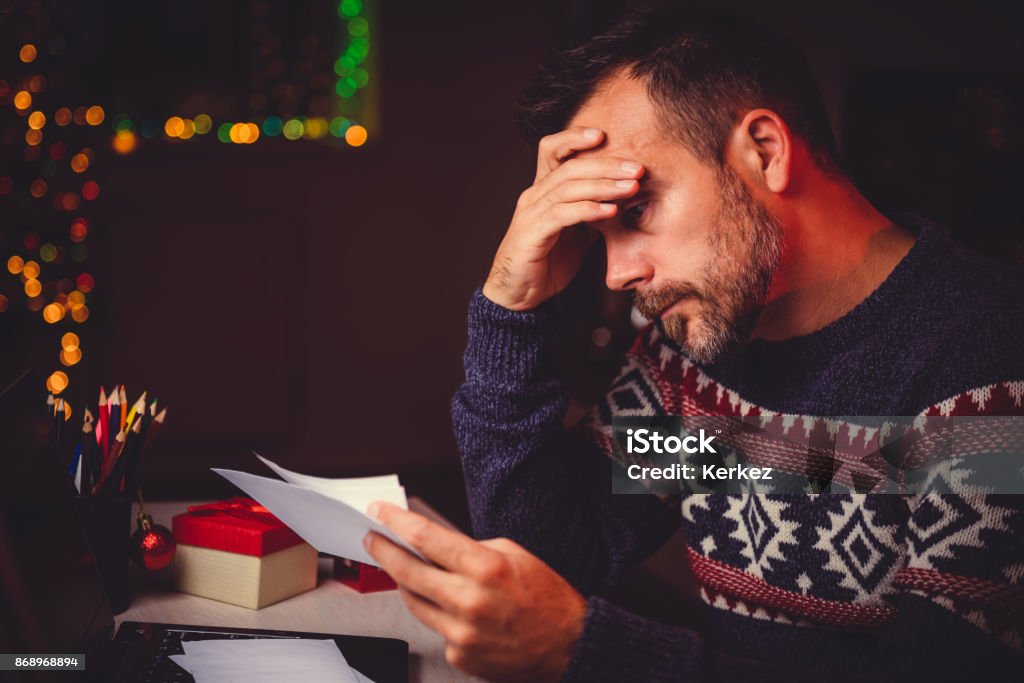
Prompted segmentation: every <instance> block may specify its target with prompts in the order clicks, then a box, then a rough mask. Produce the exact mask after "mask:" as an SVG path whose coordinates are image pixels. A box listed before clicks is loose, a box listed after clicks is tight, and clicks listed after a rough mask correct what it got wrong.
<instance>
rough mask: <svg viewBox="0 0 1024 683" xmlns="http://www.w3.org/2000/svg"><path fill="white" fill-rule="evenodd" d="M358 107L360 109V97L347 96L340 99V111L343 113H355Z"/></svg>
mask: <svg viewBox="0 0 1024 683" xmlns="http://www.w3.org/2000/svg"><path fill="white" fill-rule="evenodd" d="M357 109H359V98H358V97H345V98H343V99H340V100H338V111H340V112H341V113H342V114H355V113H356V110H357Z"/></svg>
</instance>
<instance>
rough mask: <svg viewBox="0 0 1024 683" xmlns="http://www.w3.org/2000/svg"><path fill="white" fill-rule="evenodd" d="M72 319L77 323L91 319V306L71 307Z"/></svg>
mask: <svg viewBox="0 0 1024 683" xmlns="http://www.w3.org/2000/svg"><path fill="white" fill-rule="evenodd" d="M71 319H72V320H74V321H75V322H76V323H84V322H85V321H86V320H88V319H89V307H88V306H79V307H77V308H72V309H71Z"/></svg>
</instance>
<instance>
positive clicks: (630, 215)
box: [622, 202, 648, 228]
mask: <svg viewBox="0 0 1024 683" xmlns="http://www.w3.org/2000/svg"><path fill="white" fill-rule="evenodd" d="M647 204H648V203H647V202H640V203H639V204H634V205H633V206H631V207H629V208H628V209H626V210H625V211H623V212H622V222H623V223H625V224H626V225H627V226H628V227H630V228H635V227H637V226H638V225H639V224H640V221H641V220H642V219H643V217H644V212H646V211H647Z"/></svg>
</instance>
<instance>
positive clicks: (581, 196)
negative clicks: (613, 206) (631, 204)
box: [537, 178, 640, 204]
mask: <svg viewBox="0 0 1024 683" xmlns="http://www.w3.org/2000/svg"><path fill="white" fill-rule="evenodd" d="M639 189H640V183H638V182H637V181H635V180H631V179H623V180H609V179H607V178H602V179H596V180H595V179H586V180H567V181H565V182H564V183H560V184H558V185H556V186H555V187H553V188H552V189H551V190H550V191H549V192H547V193H546V194H544V195H543V196H542V197H541V198H540V199H538V200H537V201H541V202H546V203H548V204H556V203H562V204H568V203H570V202H580V201H585V200H591V201H596V202H600V201H614V200H616V199H625V198H627V197H632V196H633V195H634V194H636V193H637V191H638V190H639Z"/></svg>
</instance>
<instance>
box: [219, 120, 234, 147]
mask: <svg viewBox="0 0 1024 683" xmlns="http://www.w3.org/2000/svg"><path fill="white" fill-rule="evenodd" d="M232 125H234V124H232V123H231V122H230V121H225V122H224V123H222V124H220V125H219V126H217V139H218V140H220V141H221V142H231V126H232Z"/></svg>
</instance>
